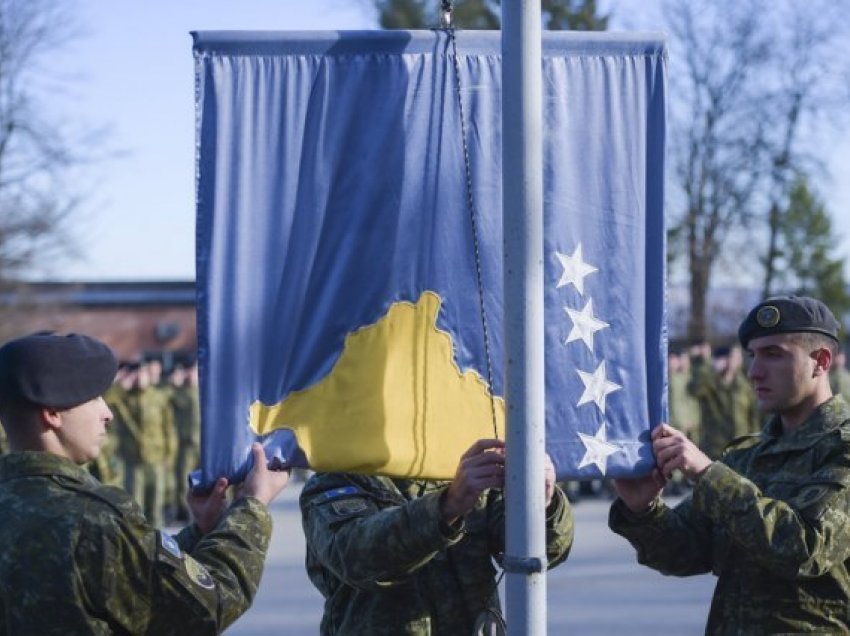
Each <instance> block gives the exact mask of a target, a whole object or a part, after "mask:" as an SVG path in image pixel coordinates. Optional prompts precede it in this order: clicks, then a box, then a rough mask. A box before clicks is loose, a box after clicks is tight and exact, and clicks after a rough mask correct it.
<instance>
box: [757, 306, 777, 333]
mask: <svg viewBox="0 0 850 636" xmlns="http://www.w3.org/2000/svg"><path fill="white" fill-rule="evenodd" d="M756 322H757V323H758V325H759V327H764V328H765V329H770V328H771V327H775V326H776V325H778V324H779V309H777V308H776V307H774V306H773V305H765V306H764V307H762V308H760V309H759V310H758V313H757V314H756Z"/></svg>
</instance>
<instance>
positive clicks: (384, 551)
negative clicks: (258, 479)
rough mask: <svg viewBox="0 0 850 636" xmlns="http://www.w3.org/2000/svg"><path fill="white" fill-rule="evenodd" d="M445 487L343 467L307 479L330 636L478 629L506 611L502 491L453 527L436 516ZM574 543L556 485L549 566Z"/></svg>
mask: <svg viewBox="0 0 850 636" xmlns="http://www.w3.org/2000/svg"><path fill="white" fill-rule="evenodd" d="M446 485H447V484H445V483H437V482H402V481H400V480H399V481H394V480H392V479H389V478H387V477H368V476H363V475H351V474H341V473H319V474H317V475H314V476H313V477H312V478H311V479H310V480H309V481H308V482H307V484H306V485H305V487H304V490H303V491H302V493H301V512H302V521H303V524H304V534H305V536H306V539H307V574H308V575H309V577H310V579H311V580H312V581H313V583H314V584H315V586H316V587H317V588H318V589H319V591H320V592H321V593H322V595H323V596H324V597H325V612H324V617H323V618H322V626H321V633H322V634H323V635H328V634H364V635H367V634H368V635H369V636H379V635H381V634H387V635H390V634H391V635H393V636H401V635H403V634H419V635H431V634H438V635H439V634H444V635H450V636H456V635H463V634H472V633H473V625H474V623H475V621H476V618H477V617H478V615H479V614H480V613H481V612H482V611H484V610H487V609H491V610H494V611H496V612H499V611H500V610H499V598H498V591H497V585H496V568H495V567H494V565H493V562H492V558H491V557H495V558H499V557H500V556H501V555H502V552H503V551H504V547H503V546H504V533H505V531H504V501H503V499H502V495H501V493H500V492H498V491H495V490H493V491H489V493H488V494H487V495H486V496H482V497H481V498H480V500H479V501H478V503H477V504H476V507H475V509H474V510H473V511H472V512H470V513H469V514H467V515H466V516H465V517H464V518H463V519H462V520H460V521H458V522H457V523H456V524H455V525H454V526H449V525H447V524H445V523H444V522H442V521H441V520H440V517H439V498H440V494H441V493H442V491H443V490H444V489H445V487H446ZM572 539H573V519H572V511H571V509H570V505H569V502H568V501H567V498H566V496H565V495H564V494H563V492H561V491H560V490H557V492H556V495H555V498H554V499H553V501H552V504H551V505H550V506H549V509H548V510H547V519H546V553H547V557H548V559H549V567H554V566H555V565H557V564H558V563H560V562H562V561H563V560H564V559H566V558H567V554H568V553H569V550H570V547H571V546H572Z"/></svg>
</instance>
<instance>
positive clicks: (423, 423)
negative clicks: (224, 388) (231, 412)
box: [251, 291, 505, 479]
mask: <svg viewBox="0 0 850 636" xmlns="http://www.w3.org/2000/svg"><path fill="white" fill-rule="evenodd" d="M440 305H441V300H440V297H439V296H438V295H437V294H435V293H433V292H430V291H427V292H424V293H423V294H422V295H421V296H420V297H419V300H418V301H417V302H416V303H415V304H413V303H409V302H398V303H395V304H393V305H392V306H391V307H390V308H389V310H388V311H387V313H386V315H385V316H383V317H382V318H380V319H379V320H378V321H377V322H376V323H375V324H373V325H369V326H366V327H363V328H361V329H358V330H357V331H356V332H354V333H351V334H349V335H348V336H347V337H346V339H345V345H344V347H343V351H342V354H341V355H340V357H339V359H338V360H337V362H336V364H335V365H334V367H333V369H332V370H331V372H330V373H329V374H328V375H327V376H325V377H324V378H323V379H322V380H320V381H319V382H317V383H316V384H314V385H313V386H311V387H309V388H307V389H304V390H302V391H295V392H293V393H291V394H289V395H288V396H286V398H284V400H283V401H281V402H279V403H277V404H273V405H265V404H262V403H261V402H259V401H258V402H254V404H252V405H251V427H252V428H253V429H254V431H255V432H256V433H258V434H261V435H263V434H266V433H269V432H271V431H273V430H276V429H280V428H288V429H291V430H292V431H293V432H294V433H295V436H296V437H297V438H298V444H299V445H300V446H301V448H302V449H303V450H304V452H305V454H306V455H307V459H308V460H309V462H310V466H311V467H312V468H314V469H315V470H319V471H346V472H361V473H381V474H385V475H393V476H397V477H424V478H429V479H451V478H452V477H453V476H454V472H455V468H456V467H457V462H458V459H459V458H460V456H461V455H462V454H463V452H464V451H465V450H466V449H467V448H468V447H469V446H471V445H472V443H473V442H474V441H475V440H477V439H479V438H483V437H490V438H491V437H493V411H492V406H491V400H490V389H489V387H488V386H487V384H486V382H484V381H483V380H482V378H481V377H480V376H479V375H478V373H476V372H474V371H466V372H463V373H461V371H460V369H459V367H458V366H457V364H456V363H455V358H454V349H453V346H452V339H451V336H450V335H449V334H448V333H446V332H445V331H441V330H440V329H438V328H437V315H438V314H439V311H440ZM495 405H496V425H497V428H498V431H499V438H501V439H504V426H505V405H504V400H503V399H502V398H496V400H495Z"/></svg>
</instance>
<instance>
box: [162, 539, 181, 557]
mask: <svg viewBox="0 0 850 636" xmlns="http://www.w3.org/2000/svg"><path fill="white" fill-rule="evenodd" d="M158 534H159V546H160V547H161V548H162V549H163V550H164V551H165V552H167V553H168V554H170V555H171V556H173V557H174V558H175V559H182V558H183V551H182V550H181V549H180V546H179V545H178V544H177V540H176V539H175V538H174V537H172V536H171V535H170V534H167V533H165V532H159V533H158Z"/></svg>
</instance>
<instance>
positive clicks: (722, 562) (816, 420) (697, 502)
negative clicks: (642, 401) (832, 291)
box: [609, 296, 850, 634]
mask: <svg viewBox="0 0 850 636" xmlns="http://www.w3.org/2000/svg"><path fill="white" fill-rule="evenodd" d="M837 336H838V323H837V321H836V320H835V318H834V317H833V315H832V313H831V312H830V311H829V309H827V307H826V306H825V305H824V304H823V303H821V302H820V301H817V300H814V299H811V298H805V297H795V296H792V297H779V298H771V299H768V300H766V301H764V302H763V303H761V304H759V305H758V306H756V307H755V308H754V309H753V310H752V311H751V312H750V314H749V315H748V316H747V318H746V319H745V320H744V322H743V323H742V325H741V328H740V330H739V338H740V340H741V344H742V345H743V346H744V347H746V348H747V350H748V352H749V354H750V355H751V356H752V365H751V367H750V370H749V376H750V380H751V381H752V383H753V385H754V388H755V392H756V395H757V398H758V402H759V407H760V408H761V409H762V410H763V411H764V412H766V413H772V414H773V417H772V419H771V420H770V421H769V422H768V424H767V425H766V426H765V428H764V430H763V431H762V432H761V433H760V434H754V435H751V436H748V437H744V438H741V439H739V440H737V441H736V442H734V443H733V444H732V445H731V446H730V447H729V448H728V449H727V450H726V452H725V453H724V454H723V456H722V457H721V459H719V460H717V461H712V460H711V459H710V458H709V457H707V456H706V455H705V454H704V453H702V452H701V451H700V450H699V449H698V448H697V447H696V446H695V445H694V444H693V443H692V442H690V441H689V440H688V439H687V438H686V437H685V436H684V435H682V434H681V433H680V432H678V431H676V430H675V429H673V428H672V427H670V426H667V425H661V426H659V427H657V428H656V429H655V430H654V431H653V432H652V440H653V452H654V453H655V458H656V464H657V468H656V469H655V471H654V472H653V473H652V474H650V475H648V476H646V477H643V478H639V479H632V480H626V479H620V480H615V487H616V488H617V491H618V494H619V496H620V499H619V500H617V501H616V502H615V503H614V504H613V506H612V508H611V513H610V517H609V525H610V526H611V528H612V529H613V530H614V531H615V532H617V533H618V534H621V535H622V536H624V537H626V538H627V539H628V540H629V541H630V542H631V543H632V545H633V546H634V547H635V548H636V550H637V555H638V561H639V562H640V563H643V564H645V565H648V566H650V567H652V568H654V569H656V570H659V571H660V572H662V573H664V574H671V575H676V576H688V575H692V574H702V573H705V572H713V573H714V574H716V575H717V577H718V580H717V587H716V589H715V592H714V598H713V601H712V605H711V612H710V614H709V617H708V623H707V627H706V632H707V633H710V634H777V633H782V634H790V633H794V634H797V633H804V632H819V633H830V634H836V633H848V632H850V611H848V607H850V407H848V404H847V403H846V402H845V401H844V400H843V399H842V398H841V397H833V396H832V393H831V390H830V387H829V368H830V366H831V364H832V361H833V353H834V351H835V348H836V347H837V342H838V341H837ZM677 469H678V470H681V471H682V472H684V473H685V474H686V475H687V476H688V477H689V478H691V479H693V480H695V485H694V490H693V494H692V496H691V497H689V498H687V499H685V500H684V501H683V502H682V503H680V504H679V505H678V506H676V507H675V508H672V509H671V508H669V507H668V506H667V505H665V504H664V503H663V502H662V501H661V500H660V499H659V498H658V494H659V493H660V491H661V488H662V486H663V484H664V482H665V481H666V479H669V477H670V475H671V473H672V472H673V471H674V470H677Z"/></svg>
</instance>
